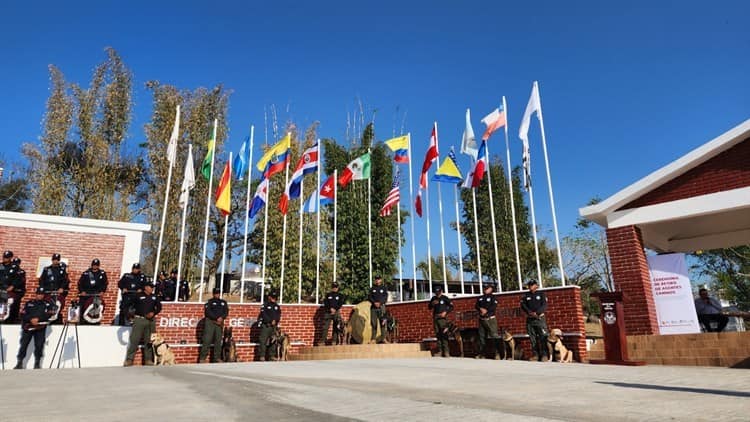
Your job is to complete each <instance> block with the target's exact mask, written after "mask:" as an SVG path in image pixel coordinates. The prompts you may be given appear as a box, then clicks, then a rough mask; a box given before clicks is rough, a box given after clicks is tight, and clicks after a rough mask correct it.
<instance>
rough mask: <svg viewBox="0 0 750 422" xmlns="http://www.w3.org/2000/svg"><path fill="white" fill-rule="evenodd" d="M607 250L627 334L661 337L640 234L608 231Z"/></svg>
mask: <svg viewBox="0 0 750 422" xmlns="http://www.w3.org/2000/svg"><path fill="white" fill-rule="evenodd" d="M607 246H608V248H609V257H610V260H611V263H612V276H613V278H614V282H615V289H616V290H618V291H622V293H623V302H624V311H625V332H626V334H627V335H629V336H630V335H638V334H659V324H658V320H657V318H656V307H655V306H654V296H653V294H652V292H651V277H650V274H649V270H648V262H647V261H646V253H645V252H644V250H643V236H642V235H641V230H640V229H639V228H638V227H636V226H626V227H618V228H615V229H607Z"/></svg>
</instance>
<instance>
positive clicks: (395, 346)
mask: <svg viewBox="0 0 750 422" xmlns="http://www.w3.org/2000/svg"><path fill="white" fill-rule="evenodd" d="M421 350H422V348H421V345H420V344H419V343H390V344H343V345H339V346H315V347H311V346H305V347H301V348H300V349H299V353H300V354H316V355H318V354H339V353H385V352H413V351H421Z"/></svg>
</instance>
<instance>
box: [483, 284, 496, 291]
mask: <svg viewBox="0 0 750 422" xmlns="http://www.w3.org/2000/svg"><path fill="white" fill-rule="evenodd" d="M488 287H489V288H490V289H492V290H495V283H484V287H482V289H486V288H488Z"/></svg>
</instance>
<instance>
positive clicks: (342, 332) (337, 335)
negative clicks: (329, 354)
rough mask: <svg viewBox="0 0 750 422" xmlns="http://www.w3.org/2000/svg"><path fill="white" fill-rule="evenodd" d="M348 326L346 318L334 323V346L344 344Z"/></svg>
mask: <svg viewBox="0 0 750 422" xmlns="http://www.w3.org/2000/svg"><path fill="white" fill-rule="evenodd" d="M347 325H348V323H347V322H345V321H344V318H339V319H337V320H335V321H334V322H333V344H336V345H338V344H344V340H346V329H347ZM350 331H351V330H350ZM350 336H351V332H350ZM347 344H348V343H347Z"/></svg>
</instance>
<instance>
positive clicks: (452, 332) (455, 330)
mask: <svg viewBox="0 0 750 422" xmlns="http://www.w3.org/2000/svg"><path fill="white" fill-rule="evenodd" d="M444 335H446V336H448V340H451V338H453V339H454V340H456V345H457V346H458V355H459V356H461V357H464V340H463V337H462V336H461V329H460V328H459V327H458V325H456V324H455V323H454V322H453V321H448V326H447V327H445V331H444Z"/></svg>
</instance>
